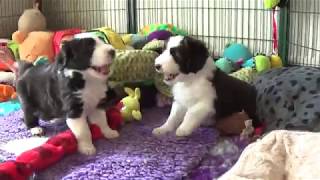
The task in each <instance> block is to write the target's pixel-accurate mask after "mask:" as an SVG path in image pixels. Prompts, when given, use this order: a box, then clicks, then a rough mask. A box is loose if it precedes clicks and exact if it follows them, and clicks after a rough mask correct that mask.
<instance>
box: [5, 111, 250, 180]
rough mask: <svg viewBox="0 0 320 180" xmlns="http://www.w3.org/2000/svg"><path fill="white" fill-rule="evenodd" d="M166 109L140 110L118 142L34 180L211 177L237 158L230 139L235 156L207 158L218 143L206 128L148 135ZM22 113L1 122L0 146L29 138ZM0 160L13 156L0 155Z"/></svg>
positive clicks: (73, 157) (50, 128) (65, 162)
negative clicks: (183, 133)
mask: <svg viewBox="0 0 320 180" xmlns="http://www.w3.org/2000/svg"><path fill="white" fill-rule="evenodd" d="M168 112H169V109H159V108H153V109H148V110H146V111H145V112H143V116H144V117H143V120H142V122H134V123H131V124H127V125H125V126H124V127H123V129H122V130H121V132H120V138H118V139H114V140H104V139H102V140H98V141H96V142H95V146H96V147H97V154H96V155H95V156H84V155H81V154H78V153H77V154H73V155H70V156H67V157H65V158H64V159H63V160H61V161H60V162H58V163H57V164H55V165H53V166H51V167H50V168H48V169H47V170H45V171H43V172H38V173H37V174H36V177H35V178H36V179H41V180H43V179H46V180H51V179H70V180H71V179H74V180H78V179H94V180H97V179H117V180H121V179H137V180H138V179H144V180H145V179H150V180H151V179H152V180H153V179H199V180H200V179H201V180H206V179H213V178H216V177H218V176H220V175H221V174H222V173H224V172H225V171H227V170H228V169H229V168H230V167H231V166H232V165H233V164H234V163H235V161H236V160H237V158H238V157H239V155H240V153H241V149H243V147H244V145H245V143H244V142H241V141H239V140H237V138H233V139H232V140H231V142H232V143H233V144H234V145H236V146H237V147H238V148H239V151H237V152H234V153H225V154H223V155H218V156H211V155H210V154H209V151H210V148H211V147H213V146H214V145H215V143H216V142H217V139H218V138H219V137H218V134H217V133H216V132H215V131H214V130H213V129H211V128H200V129H198V130H197V131H196V132H195V133H194V134H193V135H192V136H191V137H189V138H176V137H175V136H174V135H168V136H165V137H162V138H156V137H154V136H152V134H151V131H152V129H153V128H154V127H157V126H158V125H159V124H161V123H162V122H163V121H164V120H165V119H166V117H167V116H168ZM21 117H22V112H21V111H17V112H14V113H12V114H10V115H9V116H7V117H1V118H0V124H1V125H0V143H4V142H7V141H10V140H13V139H18V138H21V137H29V136H30V134H29V133H28V132H27V131H26V129H25V127H24V125H23V123H22V122H21ZM45 125H46V128H47V130H46V131H47V132H50V134H55V133H56V132H58V131H59V130H61V129H64V128H65V125H63V126H62V125H60V127H59V126H58V128H57V127H56V126H52V125H50V124H45ZM0 155H1V159H4V160H7V159H13V158H14V155H12V154H9V153H7V152H4V151H0Z"/></svg>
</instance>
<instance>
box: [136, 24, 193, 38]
mask: <svg viewBox="0 0 320 180" xmlns="http://www.w3.org/2000/svg"><path fill="white" fill-rule="evenodd" d="M160 30H166V31H170V32H171V33H172V34H173V35H182V36H186V35H188V33H187V32H186V31H184V30H182V29H179V28H178V27H176V26H174V25H172V24H150V25H147V26H145V27H143V28H142V29H141V31H140V33H141V34H143V35H145V36H148V35H149V34H150V33H152V32H154V31H160Z"/></svg>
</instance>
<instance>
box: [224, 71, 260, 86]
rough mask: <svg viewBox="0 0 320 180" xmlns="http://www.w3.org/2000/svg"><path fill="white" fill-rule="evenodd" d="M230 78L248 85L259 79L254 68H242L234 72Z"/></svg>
mask: <svg viewBox="0 0 320 180" xmlns="http://www.w3.org/2000/svg"><path fill="white" fill-rule="evenodd" d="M230 76H232V77H235V78H237V79H240V80H242V81H245V82H247V83H252V82H253V81H254V79H255V78H256V77H257V71H255V70H254V69H253V68H249V67H248V68H241V69H240V70H238V71H236V72H233V73H231V74H230Z"/></svg>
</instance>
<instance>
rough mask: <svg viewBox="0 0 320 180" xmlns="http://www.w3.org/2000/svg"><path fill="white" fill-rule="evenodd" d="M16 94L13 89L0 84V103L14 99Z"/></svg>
mask: <svg viewBox="0 0 320 180" xmlns="http://www.w3.org/2000/svg"><path fill="white" fill-rule="evenodd" d="M16 97H17V93H16V91H15V89H14V87H12V86H10V85H6V84H0V102H5V101H8V100H10V99H15V98H16Z"/></svg>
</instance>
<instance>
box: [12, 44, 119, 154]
mask: <svg viewBox="0 0 320 180" xmlns="http://www.w3.org/2000/svg"><path fill="white" fill-rule="evenodd" d="M114 56H115V50H114V48H113V47H112V46H111V45H108V44H105V43H104V42H103V41H101V40H99V39H92V38H85V39H74V40H71V41H69V42H65V43H64V45H63V46H62V49H61V52H60V54H59V55H58V56H57V58H56V60H55V62H54V63H52V64H43V65H38V66H33V65H32V64H29V63H23V62H21V63H20V64H19V72H18V73H19V77H18V80H17V93H18V97H19V99H20V102H21V104H22V110H23V112H24V122H25V124H26V126H27V127H28V128H29V129H31V132H32V134H41V133H43V130H42V128H40V127H39V119H40V118H41V119H43V120H52V119H55V118H62V119H66V123H67V125H68V127H69V128H70V129H71V131H72V132H73V134H74V135H75V137H76V139H77V141H78V150H79V152H81V153H83V154H87V155H91V154H94V153H95V151H96V149H95V147H94V146H93V144H92V139H91V133H90V129H89V126H88V122H87V118H88V120H89V121H90V122H91V123H93V124H96V125H97V126H99V127H100V129H101V131H102V133H103V135H104V136H105V138H116V137H118V136H119V134H118V132H117V131H115V130H112V129H111V128H110V127H109V126H108V124H107V120H106V114H105V108H106V107H105V106H106V103H107V92H108V87H107V79H108V76H109V75H110V65H111V63H112V61H113V58H114Z"/></svg>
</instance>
